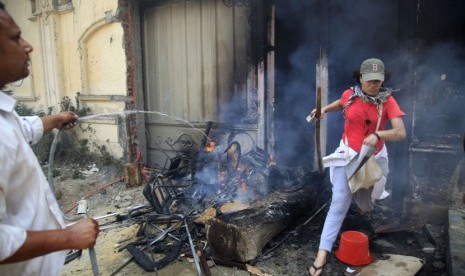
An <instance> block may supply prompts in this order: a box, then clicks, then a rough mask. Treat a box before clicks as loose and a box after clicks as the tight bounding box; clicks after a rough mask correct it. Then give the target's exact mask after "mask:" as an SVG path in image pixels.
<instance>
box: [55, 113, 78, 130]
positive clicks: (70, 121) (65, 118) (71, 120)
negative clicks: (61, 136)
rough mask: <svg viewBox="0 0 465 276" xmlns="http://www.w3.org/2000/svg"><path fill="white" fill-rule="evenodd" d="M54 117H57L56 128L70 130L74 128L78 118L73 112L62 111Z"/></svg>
mask: <svg viewBox="0 0 465 276" xmlns="http://www.w3.org/2000/svg"><path fill="white" fill-rule="evenodd" d="M56 116H58V126H57V127H56V128H58V129H61V128H63V127H64V128H65V129H72V128H74V127H75V126H76V123H77V119H78V116H77V115H76V114H75V113H74V112H71V111H64V112H61V113H59V114H57V115H56Z"/></svg>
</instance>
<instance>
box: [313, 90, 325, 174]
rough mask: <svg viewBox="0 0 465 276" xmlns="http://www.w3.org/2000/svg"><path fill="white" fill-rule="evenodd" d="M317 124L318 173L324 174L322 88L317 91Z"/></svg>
mask: <svg viewBox="0 0 465 276" xmlns="http://www.w3.org/2000/svg"><path fill="white" fill-rule="evenodd" d="M315 117H316V119H317V120H316V122H315V124H316V125H315V127H316V131H315V140H316V153H317V158H318V160H317V161H318V172H319V173H323V172H324V171H323V159H322V156H321V141H320V117H321V87H320V86H318V87H317V89H316V114H315Z"/></svg>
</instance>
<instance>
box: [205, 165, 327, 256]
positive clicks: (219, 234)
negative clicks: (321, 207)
mask: <svg viewBox="0 0 465 276" xmlns="http://www.w3.org/2000/svg"><path fill="white" fill-rule="evenodd" d="M322 186H323V176H322V175H319V174H317V173H308V174H307V175H306V176H305V177H303V178H301V179H299V182H297V183H296V187H295V188H291V187H290V186H289V184H287V185H285V186H283V187H284V188H283V189H276V190H275V191H274V192H272V193H270V194H268V195H267V196H266V197H264V198H262V199H259V200H256V201H255V202H253V203H251V204H250V205H249V207H248V208H247V209H244V210H240V211H237V212H232V213H227V214H219V215H217V216H216V217H215V218H212V219H210V220H209V221H208V222H207V224H206V233H207V241H208V244H209V246H210V249H211V251H212V254H213V256H215V257H216V258H219V259H222V260H228V261H229V260H234V261H241V262H247V261H250V260H253V259H255V258H257V257H258V256H260V254H261V251H262V249H263V248H264V247H265V245H266V244H267V243H268V242H269V241H270V240H271V239H272V238H273V237H275V236H276V235H277V234H278V233H280V232H281V231H282V230H284V229H285V228H286V227H287V226H289V224H290V223H291V222H293V221H295V220H296V219H297V218H298V217H299V216H300V215H301V214H302V212H303V211H304V210H306V209H307V208H312V207H314V206H315V203H316V202H317V195H318V194H319V191H320V187H322Z"/></svg>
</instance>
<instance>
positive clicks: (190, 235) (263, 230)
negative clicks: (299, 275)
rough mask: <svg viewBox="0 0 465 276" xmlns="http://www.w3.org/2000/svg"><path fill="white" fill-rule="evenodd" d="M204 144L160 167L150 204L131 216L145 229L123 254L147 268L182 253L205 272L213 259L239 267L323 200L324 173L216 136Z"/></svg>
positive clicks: (147, 192)
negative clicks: (319, 198)
mask: <svg viewBox="0 0 465 276" xmlns="http://www.w3.org/2000/svg"><path fill="white" fill-rule="evenodd" d="M205 137H207V136H205ZM186 141H192V139H191V138H190V137H189V135H187V134H183V135H181V136H180V137H179V139H178V140H177V141H176V142H175V143H186ZM188 144H189V143H188ZM201 144H202V145H201V146H200V147H197V148H198V150H192V148H193V147H192V145H193V144H189V147H188V148H189V150H181V151H176V152H175V155H174V157H169V158H168V161H167V162H166V164H165V165H164V167H163V168H161V169H157V170H154V171H153V172H152V173H151V174H150V180H149V182H148V183H147V184H146V185H145V186H144V189H143V195H144V197H145V198H146V199H147V201H148V204H147V206H143V207H140V208H136V209H134V210H131V211H130V212H129V213H128V215H127V218H128V219H130V220H132V221H134V222H135V223H137V224H138V225H139V231H138V233H137V241H135V242H134V241H132V242H129V243H127V244H125V245H123V246H122V247H120V250H128V251H129V252H130V253H131V255H132V256H133V258H132V259H131V260H129V261H133V260H134V261H135V262H136V263H137V264H138V265H139V266H141V267H142V268H143V269H144V270H146V271H155V270H159V269H161V268H163V267H165V266H166V265H168V264H170V263H171V262H172V261H173V260H175V259H177V258H178V256H179V255H180V254H184V255H186V256H191V257H193V259H194V262H195V265H196V269H197V270H198V272H199V275H200V274H202V271H203V273H204V274H205V275H208V274H207V273H206V271H208V265H207V263H206V262H207V261H206V260H207V259H213V260H215V262H217V263H218V262H222V261H225V262H231V261H233V262H234V261H235V262H236V263H235V264H237V262H247V261H250V260H253V259H256V258H257V257H259V256H260V254H261V250H262V249H263V247H264V246H265V245H266V244H267V243H268V242H269V241H270V240H271V239H272V238H273V237H274V236H276V235H277V234H278V233H279V232H281V231H282V230H283V229H284V228H285V227H286V226H287V225H288V224H289V223H290V222H292V221H293V220H295V219H296V218H297V217H298V216H299V215H300V214H301V211H302V210H305V208H308V207H310V206H313V204H314V203H315V199H316V197H317V195H318V192H319V191H318V187H319V186H321V185H318V184H319V183H321V181H322V179H321V177H322V176H321V175H318V174H317V173H312V172H310V171H308V170H306V169H303V168H286V167H282V166H278V165H277V164H276V162H274V161H273V158H272V157H271V156H270V155H269V154H267V152H266V151H264V150H263V149H261V148H258V147H253V148H252V149H251V150H249V151H248V152H242V151H241V144H240V143H239V142H238V141H231V142H229V143H227V145H225V146H222V145H221V143H220V142H218V141H217V140H215V139H211V138H208V139H204V141H202V143H201ZM171 145H173V144H171ZM173 148H174V147H173ZM167 156H168V155H167ZM126 264H127V263H126ZM126 264H123V265H122V266H121V268H120V269H122V268H123V267H124V266H125V265H126Z"/></svg>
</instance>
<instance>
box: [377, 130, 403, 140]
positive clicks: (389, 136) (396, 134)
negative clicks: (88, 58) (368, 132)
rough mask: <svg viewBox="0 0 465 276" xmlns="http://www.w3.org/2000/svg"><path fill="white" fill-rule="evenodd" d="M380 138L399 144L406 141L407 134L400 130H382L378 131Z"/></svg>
mask: <svg viewBox="0 0 465 276" xmlns="http://www.w3.org/2000/svg"><path fill="white" fill-rule="evenodd" d="M376 133H378V135H379V137H380V138H381V139H383V140H385V141H389V142H398V141H402V140H405V138H406V136H407V135H406V133H405V130H404V131H402V130H399V129H389V130H381V131H377V132H376Z"/></svg>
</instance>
